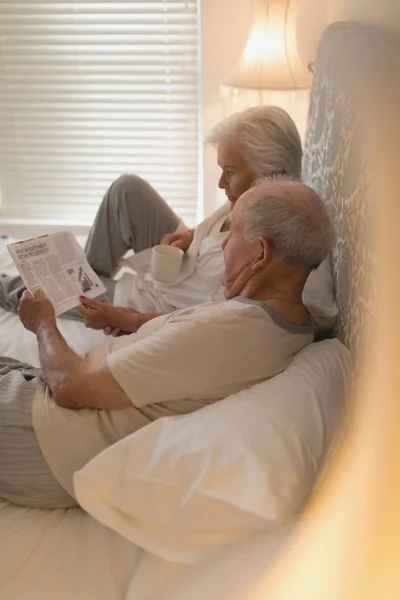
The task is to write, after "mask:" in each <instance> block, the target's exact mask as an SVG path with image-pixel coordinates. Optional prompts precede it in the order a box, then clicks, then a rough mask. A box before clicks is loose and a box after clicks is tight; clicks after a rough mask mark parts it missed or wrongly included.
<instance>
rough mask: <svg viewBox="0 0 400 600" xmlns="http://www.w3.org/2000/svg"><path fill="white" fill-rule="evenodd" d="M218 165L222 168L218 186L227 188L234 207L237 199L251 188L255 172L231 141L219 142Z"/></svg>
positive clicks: (223, 188)
mask: <svg viewBox="0 0 400 600" xmlns="http://www.w3.org/2000/svg"><path fill="white" fill-rule="evenodd" d="M218 165H219V166H220V167H221V169H222V174H221V177H220V180H219V182H218V186H219V187H220V188H221V189H222V190H225V194H226V196H227V198H228V200H229V201H230V202H231V203H232V207H233V206H234V204H235V202H236V200H237V199H238V198H240V196H241V195H242V194H243V193H244V192H245V191H246V190H248V189H249V188H250V186H251V184H252V183H253V180H254V178H255V176H254V173H253V171H252V170H251V169H250V167H248V166H247V165H246V163H245V162H244V160H243V158H242V157H241V156H240V154H239V153H238V152H237V151H236V150H235V148H234V146H233V144H232V143H230V142H221V143H220V144H218Z"/></svg>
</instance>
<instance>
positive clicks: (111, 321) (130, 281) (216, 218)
mask: <svg viewBox="0 0 400 600" xmlns="http://www.w3.org/2000/svg"><path fill="white" fill-rule="evenodd" d="M208 142H209V143H210V144H213V145H214V146H216V147H217V150H218V163H219V166H220V167H221V170H222V174H221V178H220V181H219V187H220V188H222V189H224V190H225V193H226V196H227V199H228V202H227V203H226V204H225V205H224V206H223V207H222V208H221V209H219V210H218V211H217V212H216V213H214V214H213V215H211V217H209V218H208V219H206V220H205V221H203V223H201V224H200V225H198V226H197V227H196V229H194V230H193V229H192V230H187V229H186V227H185V226H184V225H183V224H182V223H181V222H180V219H179V217H178V216H177V215H175V214H174V213H173V211H172V210H171V208H170V207H169V206H168V205H167V204H166V202H165V201H164V200H163V199H162V198H161V197H160V196H159V195H158V194H157V192H156V191H155V190H154V189H153V188H152V187H151V186H150V185H149V184H148V183H147V182H145V181H143V180H142V179H140V178H139V177H137V176H134V175H124V176H122V177H121V178H120V179H118V180H117V181H116V182H115V183H114V184H113V185H112V186H111V188H110V189H109V191H108V192H107V194H106V196H105V198H104V200H103V202H102V204H101V206H100V208H99V211H98V214H97V217H96V220H95V223H94V225H93V227H92V230H91V232H90V235H89V239H88V242H87V245H86V254H87V257H88V260H89V263H90V264H91V266H92V267H93V269H94V270H95V271H96V272H97V273H98V274H99V275H101V276H102V277H103V280H104V283H105V284H106V287H107V288H108V290H109V297H110V298H113V296H114V285H115V284H114V282H113V279H112V276H113V275H114V274H115V272H116V270H117V269H118V265H119V264H120V262H121V259H122V258H123V256H124V255H125V253H126V252H127V251H128V250H130V249H133V250H134V251H135V253H136V254H135V256H134V257H133V267H134V268H135V270H139V268H138V264H139V263H140V265H141V269H140V270H141V271H143V270H144V274H139V275H137V276H135V277H133V276H131V277H127V278H125V280H124V281H123V282H121V283H119V284H117V292H118V291H120V292H121V290H122V289H124V290H125V289H126V288H128V290H129V291H126V292H124V293H123V294H122V295H123V296H125V295H126V296H128V298H129V299H128V301H127V303H126V304H125V305H126V306H130V307H131V310H121V309H115V310H113V309H112V307H106V306H104V304H100V303H99V302H97V303H96V302H95V301H93V302H91V301H90V300H86V299H82V304H83V308H82V309H81V311H80V312H81V314H82V315H83V316H84V318H85V320H86V323H87V326H88V327H93V328H96V329H102V328H104V327H106V326H111V328H114V330H115V329H116V331H115V333H117V332H118V331H119V330H126V331H128V332H135V331H137V329H138V328H139V327H140V326H141V325H143V323H145V322H146V321H147V320H149V319H152V318H154V317H156V316H158V315H159V314H160V313H170V312H172V311H174V310H177V309H180V308H187V307H189V306H194V305H195V304H199V303H202V302H209V301H213V300H217V299H221V298H223V292H224V290H223V287H222V286H221V279H222V274H223V269H224V264H223V256H222V250H221V242H222V240H223V239H224V238H225V237H226V235H227V229H228V228H227V218H228V215H229V212H230V210H231V208H232V206H233V205H234V204H235V202H236V200H237V199H238V198H239V196H240V195H241V194H242V193H243V192H245V191H246V190H247V189H249V188H250V186H251V185H252V183H253V181H254V179H257V178H260V177H275V176H277V175H279V176H281V175H284V176H288V177H291V178H293V179H300V176H301V161H302V147H301V141H300V137H299V134H298V131H297V128H296V126H295V124H294V122H293V121H292V119H291V118H290V116H289V115H288V114H287V113H286V112H285V111H284V110H282V109H280V108H277V107H273V106H263V107H258V108H251V109H248V110H246V111H244V112H242V113H238V114H236V115H232V116H231V117H228V118H227V119H225V120H224V121H223V122H222V123H220V124H219V125H217V126H216V127H215V128H214V130H213V131H211V133H210V135H209V137H208ZM170 232H173V233H170ZM160 242H161V243H164V244H173V245H175V246H178V247H180V248H182V249H183V250H184V251H185V257H184V263H183V267H182V271H181V274H180V276H179V278H178V280H177V281H176V282H175V283H173V284H160V283H155V282H154V281H152V280H151V279H149V278H148V277H146V276H145V273H146V266H147V267H148V264H147V265H146V264H145V265H143V253H141V252H140V251H142V250H145V249H148V248H151V247H152V246H154V245H156V244H159V243H160ZM1 283H2V285H1ZM126 284H127V286H126ZM22 291H23V286H22V282H21V280H20V278H14V279H10V278H7V277H5V276H3V279H2V280H0V305H2V306H4V307H5V308H8V309H13V310H16V308H17V306H18V299H19V297H20V295H21V294H22ZM305 302H306V304H307V305H308V306H309V308H310V310H311V312H312V314H313V315H314V316H315V318H316V319H317V321H318V322H319V324H320V325H321V326H322V327H324V326H325V327H329V326H331V325H332V324H333V322H334V319H335V316H336V306H335V302H334V297H333V292H332V279H331V276H330V265H329V262H327V263H325V264H324V265H322V267H321V269H319V270H318V272H316V273H315V274H314V275H313V277H312V280H310V282H309V284H308V285H307V286H306V290H305ZM85 306H86V307H87V309H89V310H85ZM74 315H75V316H77V315H78V316H79V313H78V312H77V311H73V312H72V314H71V313H70V314H69V315H67V316H74ZM107 332H108V333H109V332H110V328H107Z"/></svg>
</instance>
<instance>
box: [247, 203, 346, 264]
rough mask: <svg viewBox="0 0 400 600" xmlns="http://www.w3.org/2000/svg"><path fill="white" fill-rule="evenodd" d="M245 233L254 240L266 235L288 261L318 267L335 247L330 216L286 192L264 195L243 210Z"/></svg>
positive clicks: (279, 253)
mask: <svg viewBox="0 0 400 600" xmlns="http://www.w3.org/2000/svg"><path fill="white" fill-rule="evenodd" d="M243 226H244V230H243V233H244V237H245V239H246V240H247V241H248V242H255V241H256V240H257V239H258V238H259V237H265V238H266V239H267V241H268V243H269V244H270V246H271V248H272V250H273V251H274V252H275V254H276V256H277V257H278V258H279V260H280V261H281V262H282V263H284V264H285V265H288V266H291V267H296V266H306V267H309V268H310V269H316V268H317V267H319V265H320V264H321V263H322V261H323V260H324V259H325V258H326V257H327V256H328V254H329V253H330V251H331V250H332V246H333V243H334V241H335V233H334V230H333V227H332V224H331V222H330V219H329V216H328V214H327V212H326V210H325V208H324V207H323V205H321V210H320V211H319V210H318V211H315V210H310V209H309V207H307V205H306V204H299V203H296V202H294V201H292V200H290V199H289V198H286V197H284V196H279V195H278V194H277V195H276V196H263V197H261V198H258V199H257V200H254V202H252V203H251V204H250V205H249V206H248V208H247V210H246V212H245V214H244V222H243Z"/></svg>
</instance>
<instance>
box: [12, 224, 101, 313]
mask: <svg viewBox="0 0 400 600" xmlns="http://www.w3.org/2000/svg"><path fill="white" fill-rule="evenodd" d="M7 248H8V251H9V253H10V255H11V258H12V259H13V261H14V263H15V265H16V267H17V269H18V271H19V273H20V275H21V277H22V279H23V281H24V283H25V285H26V287H27V289H28V291H29V292H30V293H31V294H34V293H35V292H36V290H38V289H41V290H43V292H44V293H45V295H46V296H47V298H48V299H49V300H50V301H51V302H52V304H53V306H54V310H55V313H56V315H57V316H58V315H61V314H62V313H64V312H65V311H67V310H70V309H71V308H74V307H75V306H78V305H79V303H80V302H79V296H82V295H84V296H87V297H88V298H95V297H96V296H99V295H101V294H103V293H104V292H105V291H106V289H105V287H104V285H103V283H102V282H101V280H100V279H99V277H98V276H97V275H96V273H95V272H94V271H93V269H92V268H91V266H90V265H89V263H88V262H87V259H86V256H85V253H84V251H83V249H82V248H81V247H80V245H79V244H78V242H77V240H76V239H75V237H74V235H73V234H72V233H71V232H70V231H58V232H56V233H51V234H49V235H43V236H40V237H37V238H33V239H29V240H25V241H22V242H15V243H13V244H9V245H8V246H7Z"/></svg>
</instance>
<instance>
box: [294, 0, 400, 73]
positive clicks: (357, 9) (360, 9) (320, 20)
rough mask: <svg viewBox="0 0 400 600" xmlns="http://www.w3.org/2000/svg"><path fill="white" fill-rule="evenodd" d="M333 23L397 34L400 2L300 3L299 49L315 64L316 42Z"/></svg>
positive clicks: (320, 0)
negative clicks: (361, 25) (373, 27)
mask: <svg viewBox="0 0 400 600" xmlns="http://www.w3.org/2000/svg"><path fill="white" fill-rule="evenodd" d="M335 21H359V22H363V23H370V24H375V25H379V26H382V27H388V28H391V29H396V30H399V31H400V0H301V7H300V15H299V26H298V40H297V43H298V48H299V52H300V55H301V57H302V59H303V61H306V62H309V61H312V60H314V58H315V54H316V50H317V46H318V42H319V39H320V37H321V35H322V33H323V31H324V30H325V28H326V27H327V26H328V25H329V24H330V23H334V22H335Z"/></svg>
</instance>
